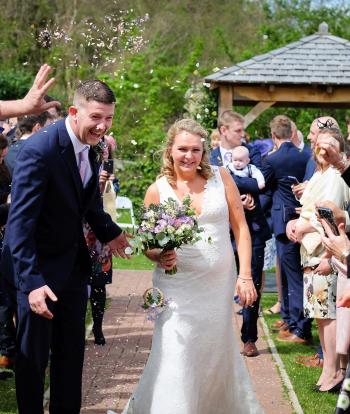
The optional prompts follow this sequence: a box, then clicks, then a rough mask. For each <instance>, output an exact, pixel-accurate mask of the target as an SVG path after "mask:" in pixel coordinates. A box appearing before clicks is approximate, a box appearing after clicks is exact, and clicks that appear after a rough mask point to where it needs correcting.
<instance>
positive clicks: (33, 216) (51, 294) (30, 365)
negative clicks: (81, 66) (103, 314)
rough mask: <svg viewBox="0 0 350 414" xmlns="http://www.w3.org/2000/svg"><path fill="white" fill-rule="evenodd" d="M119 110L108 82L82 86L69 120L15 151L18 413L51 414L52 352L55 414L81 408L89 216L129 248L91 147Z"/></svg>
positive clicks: (104, 236)
mask: <svg viewBox="0 0 350 414" xmlns="http://www.w3.org/2000/svg"><path fill="white" fill-rule="evenodd" d="M114 108H115V97H114V94H113V92H112V90H111V89H110V88H109V87H108V86H107V85H106V84H105V83H103V82H100V81H86V82H82V83H81V84H80V85H79V86H78V88H77V90H76V93H75V96H74V101H73V105H72V106H71V107H70V108H69V115H68V117H67V118H66V119H65V120H62V121H58V122H56V123H55V124H52V125H51V126H49V127H47V128H46V129H43V130H40V131H39V132H38V133H36V134H34V135H33V136H32V137H30V138H29V139H28V140H27V141H26V142H25V144H24V145H23V147H22V148H21V151H20V152H19V154H18V157H17V163H16V167H15V170H14V180H13V184H12V204H11V207H10V213H9V220H8V225H7V231H6V236H5V243H4V245H5V246H4V252H3V256H7V260H8V258H9V256H12V261H13V266H14V280H9V281H8V283H14V285H15V287H16V289H17V303H18V334H17V340H18V353H17V359H16V392H17V403H18V410H19V413H20V414H40V413H43V392H44V378H45V369H46V366H47V363H48V357H49V351H50V350H51V358H50V361H51V363H50V391H51V392H50V413H51V414H78V413H79V412H80V405H81V375H82V367H83V359H84V339H85V338H84V336H85V333H84V332H85V311H86V303H87V279H88V276H89V275H90V273H91V262H90V257H89V254H88V250H87V246H86V243H85V239H84V235H83V227H82V221H83V219H85V220H86V221H87V222H88V223H89V225H90V226H91V228H92V229H93V231H94V233H95V234H96V236H97V237H98V238H99V240H100V241H101V242H103V243H109V246H110V248H111V251H112V252H113V253H114V254H116V255H118V256H120V257H124V258H125V257H127V255H126V254H125V252H124V250H125V248H126V247H128V246H129V244H128V242H127V240H126V238H125V235H124V234H123V233H122V230H121V229H120V228H119V227H118V226H117V225H116V224H114V223H113V221H112V219H111V218H110V216H109V215H108V214H106V213H105V212H104V211H103V207H102V202H101V196H100V193H99V189H98V167H97V162H96V152H95V150H94V149H93V148H91V145H96V144H97V143H98V142H99V140H100V138H101V137H102V136H103V135H105V134H106V132H107V130H108V129H109V128H110V127H111V124H112V119H113V114H114ZM83 167H84V168H83ZM79 172H80V174H79ZM7 276H8V277H9V275H7Z"/></svg>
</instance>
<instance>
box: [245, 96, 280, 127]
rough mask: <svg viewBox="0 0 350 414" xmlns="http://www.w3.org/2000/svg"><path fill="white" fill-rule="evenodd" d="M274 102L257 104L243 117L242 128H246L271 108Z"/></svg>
mask: <svg viewBox="0 0 350 414" xmlns="http://www.w3.org/2000/svg"><path fill="white" fill-rule="evenodd" d="M275 103H276V102H258V103H257V104H256V105H255V106H254V107H253V108H252V109H251V110H250V111H249V112H248V113H247V114H245V116H244V128H247V127H248V126H249V125H250V124H251V123H252V122H254V121H255V120H256V118H258V117H259V116H260V115H261V114H262V113H263V112H264V111H266V109H269V108H271V106H273V105H274V104H275Z"/></svg>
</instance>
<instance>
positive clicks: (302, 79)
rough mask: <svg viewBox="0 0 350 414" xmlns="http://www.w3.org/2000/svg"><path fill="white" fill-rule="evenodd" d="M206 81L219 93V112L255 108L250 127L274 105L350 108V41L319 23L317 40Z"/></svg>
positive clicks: (307, 39)
mask: <svg viewBox="0 0 350 414" xmlns="http://www.w3.org/2000/svg"><path fill="white" fill-rule="evenodd" d="M205 82H208V83H210V86H211V88H219V89H220V101H219V111H220V112H221V111H223V110H226V109H231V108H232V105H233V106H235V105H250V104H253V105H254V104H256V105H255V107H254V108H253V109H252V111H250V112H249V114H247V115H246V125H249V124H250V123H251V122H252V121H253V120H254V119H255V118H257V117H258V116H259V115H260V114H261V113H262V112H263V111H264V110H266V109H267V108H269V107H271V106H273V105H275V106H311V107H312V106H325V107H333V108H344V107H350V41H349V40H347V39H342V38H340V37H337V36H333V35H331V34H330V33H329V32H328V25H327V24H326V23H321V24H320V26H319V31H318V32H317V33H315V34H314V35H311V36H307V37H304V38H302V39H300V40H299V41H297V42H293V43H290V44H288V45H286V46H284V47H282V48H279V49H275V50H273V51H271V52H268V53H265V54H263V55H259V56H255V57H253V58H251V59H249V60H246V61H244V62H240V63H238V64H236V65H234V66H231V67H229V68H225V69H222V70H220V71H218V72H215V73H213V74H212V75H209V76H207V77H206V78H205Z"/></svg>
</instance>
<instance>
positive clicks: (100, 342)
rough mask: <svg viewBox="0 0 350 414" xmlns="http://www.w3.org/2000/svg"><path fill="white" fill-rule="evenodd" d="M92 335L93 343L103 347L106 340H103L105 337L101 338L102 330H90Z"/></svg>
mask: <svg viewBox="0 0 350 414" xmlns="http://www.w3.org/2000/svg"><path fill="white" fill-rule="evenodd" d="M92 333H93V334H94V337H95V341H94V342H95V344H96V345H105V344H106V340H105V337H104V336H103V332H102V329H98V328H92Z"/></svg>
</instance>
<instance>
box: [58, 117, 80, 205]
mask: <svg viewBox="0 0 350 414" xmlns="http://www.w3.org/2000/svg"><path fill="white" fill-rule="evenodd" d="M58 133H59V143H60V147H61V148H60V151H61V156H62V158H63V160H64V162H65V164H66V166H67V168H68V170H69V172H70V175H71V177H72V180H73V183H74V188H75V190H76V192H77V195H78V198H79V201H80V202H82V196H83V194H82V193H83V184H82V182H81V178H80V175H79V170H78V166H77V160H76V158H75V154H74V149H73V144H72V142H71V140H70V137H69V135H68V132H67V129H66V126H65V124H64V123H63V124H62V125H61V126H60V128H59V130H58Z"/></svg>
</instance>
